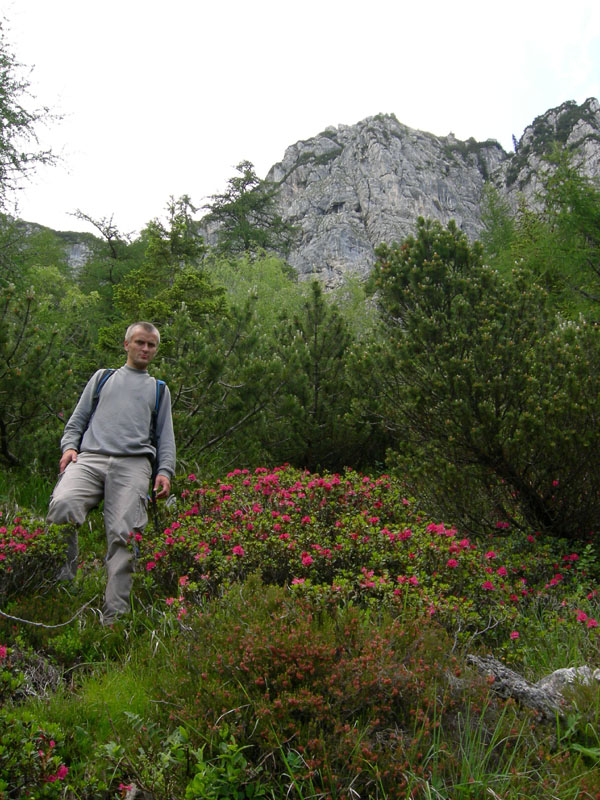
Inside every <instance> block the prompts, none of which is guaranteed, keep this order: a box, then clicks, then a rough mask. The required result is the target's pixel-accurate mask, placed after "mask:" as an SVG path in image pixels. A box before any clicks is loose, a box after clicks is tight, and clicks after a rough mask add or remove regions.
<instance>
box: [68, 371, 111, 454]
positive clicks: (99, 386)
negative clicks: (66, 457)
mask: <svg viewBox="0 0 600 800" xmlns="http://www.w3.org/2000/svg"><path fill="white" fill-rule="evenodd" d="M114 371H115V370H114V369H104V370H102V374H101V375H100V377H99V379H98V383H97V384H96V389H95V391H94V396H93V397H92V409H91V411H90V415H89V417H88V421H87V424H86V426H85V429H84V431H83V433H82V434H81V439H83V436H84V434H85V432H86V431H87V429H88V427H89V425H90V422H91V419H92V417H93V416H94V413H95V411H96V407H97V405H98V400H99V399H100V392H101V391H102V387H103V386H104V384H105V383H106V381H107V380H108V379H109V378H110V376H111V375H112V374H113V372H114ZM81 439H80V440H79V446H78V448H77V449H78V450H79V449H80V448H81Z"/></svg>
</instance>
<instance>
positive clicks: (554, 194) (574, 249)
mask: <svg viewBox="0 0 600 800" xmlns="http://www.w3.org/2000/svg"><path fill="white" fill-rule="evenodd" d="M580 158H581V157H580V156H578V155H577V154H573V153H570V152H568V151H567V150H564V149H560V148H558V147H555V148H554V149H553V150H551V151H550V152H549V153H548V154H547V155H546V156H545V157H544V165H545V168H544V169H543V171H542V172H541V174H540V176H539V178H540V182H541V185H542V189H541V191H540V192H539V194H538V196H537V198H536V200H537V202H538V204H539V206H540V210H533V209H531V208H529V207H528V206H527V205H526V204H525V203H524V202H521V203H520V205H519V208H518V210H517V213H516V214H513V213H512V212H511V211H510V209H509V208H508V206H507V204H506V203H503V202H502V201H501V200H500V199H499V197H498V194H497V192H495V190H493V189H492V188H489V187H488V189H487V190H486V194H485V203H484V211H483V222H484V225H485V227H484V231H483V234H482V242H483V244H484V247H485V251H486V258H487V259H488V263H490V264H491V265H492V266H494V267H496V268H498V269H499V270H500V271H502V273H503V275H505V276H506V277H507V278H508V279H510V277H511V273H512V271H513V269H514V265H515V263H517V264H519V265H521V266H523V267H525V268H526V269H527V270H528V271H529V272H530V273H531V274H532V276H533V277H534V279H535V280H536V281H537V282H538V283H540V284H541V285H542V286H544V288H545V289H546V290H547V291H548V293H549V299H550V302H551V303H552V305H553V307H554V308H556V309H557V310H558V311H559V312H560V313H561V314H562V315H563V316H565V317H567V318H570V319H578V317H579V315H580V314H585V315H586V316H587V318H588V319H594V320H595V319H597V314H598V312H597V306H598V302H599V299H600V282H599V281H600V274H599V267H598V264H599V259H600V230H599V225H598V219H599V217H600V190H599V188H598V185H597V182H596V181H593V180H591V179H590V178H588V177H586V176H585V175H584V174H583V173H582V168H581V165H580V164H579V161H580Z"/></svg>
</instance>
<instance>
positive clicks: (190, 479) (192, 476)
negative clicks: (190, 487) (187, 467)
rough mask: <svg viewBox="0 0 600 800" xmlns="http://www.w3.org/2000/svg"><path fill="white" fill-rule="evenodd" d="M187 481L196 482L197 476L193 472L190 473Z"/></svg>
mask: <svg viewBox="0 0 600 800" xmlns="http://www.w3.org/2000/svg"><path fill="white" fill-rule="evenodd" d="M187 479H188V481H195V480H196V476H195V475H194V473H193V472H190V474H189V475H188V476H187Z"/></svg>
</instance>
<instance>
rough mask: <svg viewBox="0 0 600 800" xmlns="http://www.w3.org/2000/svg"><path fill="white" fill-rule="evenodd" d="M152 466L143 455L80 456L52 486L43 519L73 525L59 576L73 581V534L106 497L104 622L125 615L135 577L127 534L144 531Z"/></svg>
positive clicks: (75, 555) (75, 538) (75, 556)
mask: <svg viewBox="0 0 600 800" xmlns="http://www.w3.org/2000/svg"><path fill="white" fill-rule="evenodd" d="M151 472H152V468H151V465H150V460H149V459H148V458H147V457H146V456H105V455H99V454H96V453H79V455H78V456H77V461H75V462H71V463H70V464H69V465H68V466H67V468H66V470H65V471H64V472H63V474H62V475H61V476H60V477H59V479H58V483H57V484H56V486H55V487H54V491H53V493H52V497H51V498H50V506H49V509H48V516H47V521H48V522H49V523H56V524H59V525H61V524H65V523H71V525H72V526H73V529H72V531H71V532H70V533H69V538H68V542H67V563H66V564H65V567H64V568H63V570H62V572H61V576H60V577H61V578H63V579H68V578H74V577H75V574H76V571H77V552H78V544H77V531H78V528H79V526H80V525H81V524H82V523H83V522H84V520H85V518H86V516H87V513H88V512H89V511H90V510H91V509H92V508H94V507H95V506H97V505H98V503H99V502H100V500H102V499H103V498H104V527H105V530H106V544H107V550H106V558H105V564H106V592H105V596H104V607H103V609H102V615H103V621H104V622H105V623H107V622H111V621H112V620H114V618H115V617H117V616H119V615H121V614H126V613H128V611H129V609H130V594H131V584H132V573H133V556H132V552H131V549H130V547H129V546H128V542H129V538H130V537H129V534H130V533H131V532H137V531H141V530H143V528H144V526H145V525H146V522H147V521H148V515H147V510H146V505H147V496H148V486H149V482H150V477H151Z"/></svg>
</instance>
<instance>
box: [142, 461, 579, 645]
mask: <svg viewBox="0 0 600 800" xmlns="http://www.w3.org/2000/svg"><path fill="white" fill-rule="evenodd" d="M194 478H195V476H194ZM138 545H139V548H140V560H141V564H142V570H141V571H142V573H143V574H144V575H145V581H146V583H148V584H149V586H151V587H152V588H153V590H159V591H160V592H161V593H163V594H167V595H168V596H169V597H171V598H173V596H174V594H175V587H177V586H178V581H180V579H181V577H182V576H185V581H186V584H187V588H186V594H187V598H188V600H189V598H190V597H194V596H196V597H199V596H207V595H212V594H215V593H217V592H219V591H222V589H223V587H224V586H226V585H227V584H229V583H231V582H232V581H236V580H243V579H244V578H246V577H247V576H249V575H251V574H255V573H256V574H258V575H259V576H260V578H261V580H262V581H263V582H264V583H266V584H269V583H271V584H278V585H284V584H285V585H289V586H290V587H291V589H292V590H293V591H294V592H300V593H304V594H308V595H311V596H318V597H319V598H320V599H321V600H323V601H324V602H333V603H337V602H344V601H350V600H351V601H352V602H359V603H364V604H373V603H377V604H379V603H390V602H394V603H399V604H400V605H402V606H405V605H406V604H407V603H408V604H409V605H410V606H411V607H412V608H414V609H415V610H416V611H417V613H421V612H426V613H427V614H429V615H430V616H434V615H435V616H436V619H438V620H439V621H440V622H442V623H443V624H444V625H445V626H446V627H448V628H449V629H452V630H454V629H456V628H457V627H460V628H461V629H462V630H463V631H468V630H476V629H480V628H481V627H485V624H486V623H487V621H488V620H489V618H490V615H491V616H492V617H493V618H494V620H495V621H496V626H495V627H496V628H497V632H498V633H502V635H504V636H506V637H508V635H509V633H510V631H512V630H514V629H515V620H516V619H517V617H518V616H519V614H520V613H522V612H523V611H524V610H525V609H526V608H527V607H528V606H529V604H530V603H531V602H532V601H533V600H535V601H536V602H540V598H541V599H542V600H543V599H544V598H547V599H548V602H554V600H553V598H554V597H555V595H556V594H557V592H558V591H562V590H563V588H564V586H566V585H567V584H569V582H571V583H575V582H576V581H575V580H574V578H576V580H577V581H578V582H580V581H581V577H582V575H581V572H580V570H579V569H578V563H577V557H576V554H575V555H574V556H573V555H569V556H567V557H563V558H557V557H556V556H555V555H554V551H553V549H552V548H555V549H556V543H555V542H552V543H547V542H544V541H543V540H542V539H541V538H540V537H539V536H538V535H537V534H530V535H525V534H522V533H513V534H510V535H509V534H508V533H507V530H506V523H505V522H504V521H501V520H500V521H499V523H498V524H497V525H496V526H494V528H493V529H492V530H490V532H489V536H488V538H487V539H486V540H484V541H476V540H474V539H472V538H470V537H469V536H466V535H464V534H463V533H461V532H460V531H459V530H457V529H456V528H454V527H453V526H451V525H446V524H444V523H440V522H432V521H431V520H428V519H427V518H426V517H425V516H424V515H423V514H422V513H421V512H420V511H419V509H418V508H417V507H416V506H415V503H414V501H413V500H412V499H411V498H407V497H405V496H404V494H403V491H402V486H401V484H400V483H399V482H396V481H393V480H392V479H390V478H389V477H388V476H386V475H383V476H379V477H377V478H371V477H369V476H366V475H361V474H359V473H356V472H354V471H352V470H348V471H346V472H345V473H344V474H343V475H337V474H336V475H314V474H310V473H308V472H302V471H298V470H295V469H292V468H289V467H286V466H283V467H280V468H277V469H274V470H271V471H269V470H266V469H258V470H256V471H255V472H253V473H250V472H248V471H246V470H235V471H234V472H231V473H230V474H229V475H228V476H227V478H226V480H225V481H221V482H218V483H217V484H216V485H214V486H199V485H197V483H196V481H195V480H190V481H189V486H188V488H186V489H185V490H184V491H183V492H182V497H181V502H180V504H179V509H178V511H177V513H176V514H175V515H174V516H173V518H172V520H171V522H170V524H168V525H167V526H166V527H165V528H164V530H163V531H162V532H161V534H160V535H156V533H155V532H154V531H153V530H151V529H148V530H147V532H146V534H145V536H144V537H142V538H141V540H140V541H139V542H138ZM590 588H591V587H590ZM178 596H179V595H178ZM170 602H171V603H172V602H174V601H173V600H172V599H171V601H170ZM182 605H183V604H182V603H180V602H179V601H178V605H177V608H178V609H179V611H181V606H182ZM187 610H188V609H187V606H186V611H185V613H187ZM580 610H581V609H580ZM586 613H588V612H587V611H586ZM592 616H593V615H592ZM592 626H593V623H592V624H591V625H590V627H592Z"/></svg>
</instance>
